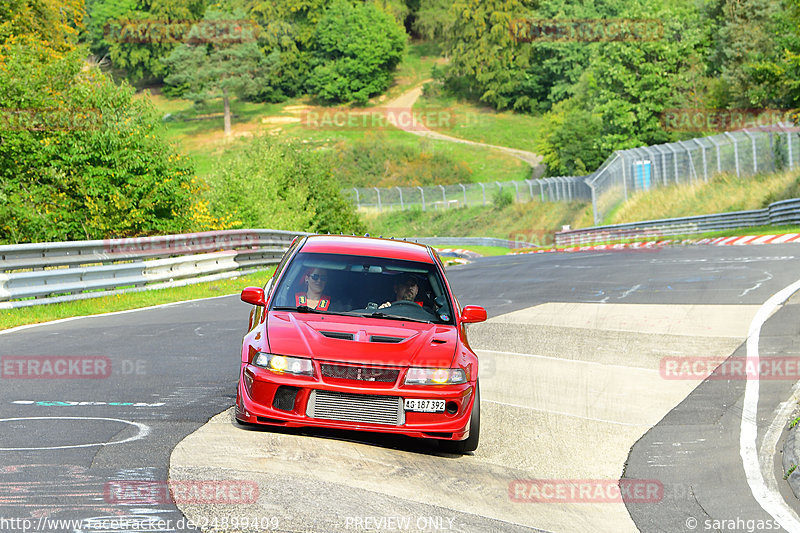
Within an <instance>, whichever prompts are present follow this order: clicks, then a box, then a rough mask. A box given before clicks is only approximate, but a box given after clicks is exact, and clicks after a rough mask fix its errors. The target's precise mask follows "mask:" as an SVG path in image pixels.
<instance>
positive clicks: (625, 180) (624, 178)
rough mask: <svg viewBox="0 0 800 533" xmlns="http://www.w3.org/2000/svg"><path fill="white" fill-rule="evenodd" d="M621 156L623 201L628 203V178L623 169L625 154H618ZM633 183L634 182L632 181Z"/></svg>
mask: <svg viewBox="0 0 800 533" xmlns="http://www.w3.org/2000/svg"><path fill="white" fill-rule="evenodd" d="M620 155H621V156H622V191H623V192H624V193H625V201H626V202H627V201H628V178H627V176H626V172H625V167H626V166H627V165H626V164H625V152H624V151H623V152H620ZM634 181H635V180H634Z"/></svg>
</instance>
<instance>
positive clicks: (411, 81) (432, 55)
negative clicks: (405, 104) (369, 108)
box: [372, 41, 442, 103]
mask: <svg viewBox="0 0 800 533" xmlns="http://www.w3.org/2000/svg"><path fill="white" fill-rule="evenodd" d="M441 55H442V50H441V48H440V47H439V45H438V44H437V43H434V42H428V41H414V42H411V43H410V44H409V46H408V50H407V52H406V55H405V57H403V61H401V62H400V64H399V65H398V66H397V73H396V74H395V78H394V83H393V84H392V86H391V87H390V88H389V90H388V91H387V92H386V95H385V97H378V98H373V99H372V103H380V102H381V101H387V100H392V99H393V98H396V97H398V96H400V95H401V94H403V93H404V92H406V91H407V90H409V89H411V88H413V87H416V86H417V85H419V84H421V83H422V82H424V81H425V80H427V79H430V77H431V69H432V68H433V65H434V64H435V63H436V62H438V61H441Z"/></svg>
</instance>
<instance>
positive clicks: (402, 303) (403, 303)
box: [389, 300, 422, 309]
mask: <svg viewBox="0 0 800 533" xmlns="http://www.w3.org/2000/svg"><path fill="white" fill-rule="evenodd" d="M396 305H397V306H406V305H410V306H412V307H415V308H417V309H422V306H421V305H419V304H418V303H417V302H412V301H411V300H397V301H396V302H392V303H391V304H389V307H394V306H396Z"/></svg>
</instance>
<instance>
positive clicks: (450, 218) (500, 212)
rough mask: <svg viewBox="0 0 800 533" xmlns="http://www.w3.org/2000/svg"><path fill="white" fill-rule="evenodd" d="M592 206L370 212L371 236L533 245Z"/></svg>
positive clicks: (531, 205)
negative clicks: (482, 239)
mask: <svg viewBox="0 0 800 533" xmlns="http://www.w3.org/2000/svg"><path fill="white" fill-rule="evenodd" d="M587 208H588V209H589V211H590V212H591V206H588V207H587V205H586V204H583V203H578V202H575V203H563V202H552V203H550V202H546V203H540V202H528V203H520V204H512V205H510V206H507V207H505V208H502V209H497V208H495V207H494V206H490V205H487V206H470V207H463V208H457V209H444V210H433V211H422V210H421V209H419V208H415V209H408V210H405V211H392V212H388V213H368V214H365V215H364V221H365V223H366V225H367V227H368V228H369V233H370V235H383V236H393V237H397V238H403V237H437V236H441V237H497V238H500V239H507V240H511V241H525V242H530V243H534V244H546V243H551V242H552V239H553V233H554V232H555V231H557V230H560V229H561V226H562V225H564V224H570V223H571V222H572V220H574V219H575V218H577V217H578V216H579V215H580V214H582V213H583V212H584V211H586V210H587Z"/></svg>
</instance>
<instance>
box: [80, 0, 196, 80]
mask: <svg viewBox="0 0 800 533" xmlns="http://www.w3.org/2000/svg"><path fill="white" fill-rule="evenodd" d="M131 3H133V4H135V7H134V8H133V9H129V10H126V9H125V8H126V7H127V6H128V5H129V4H131ZM207 3H208V0H122V1H120V0H94V2H92V4H91V5H90V17H91V23H90V25H89V38H90V39H91V41H90V42H91V47H92V50H93V51H95V53H98V54H101V55H105V54H106V53H107V54H108V56H109V57H110V58H111V61H112V63H113V64H114V66H115V67H116V68H118V69H123V70H124V71H125V72H126V73H127V76H128V79H129V80H130V81H131V82H140V81H147V80H162V79H163V78H164V77H165V76H166V75H167V74H168V72H167V69H166V66H165V64H164V63H163V61H162V60H163V59H164V58H166V57H168V56H169V55H170V53H171V52H172V51H173V50H174V49H175V48H176V47H177V46H178V45H179V44H180V43H181V42H182V41H183V40H185V39H186V35H185V31H186V29H187V28H189V27H190V25H191V24H192V23H193V22H196V21H198V20H200V19H201V18H202V17H203V14H204V12H205V10H206V5H207ZM101 31H102V35H103V37H102V38H101V39H99V40H98V38H99V36H100V32H101Z"/></svg>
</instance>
